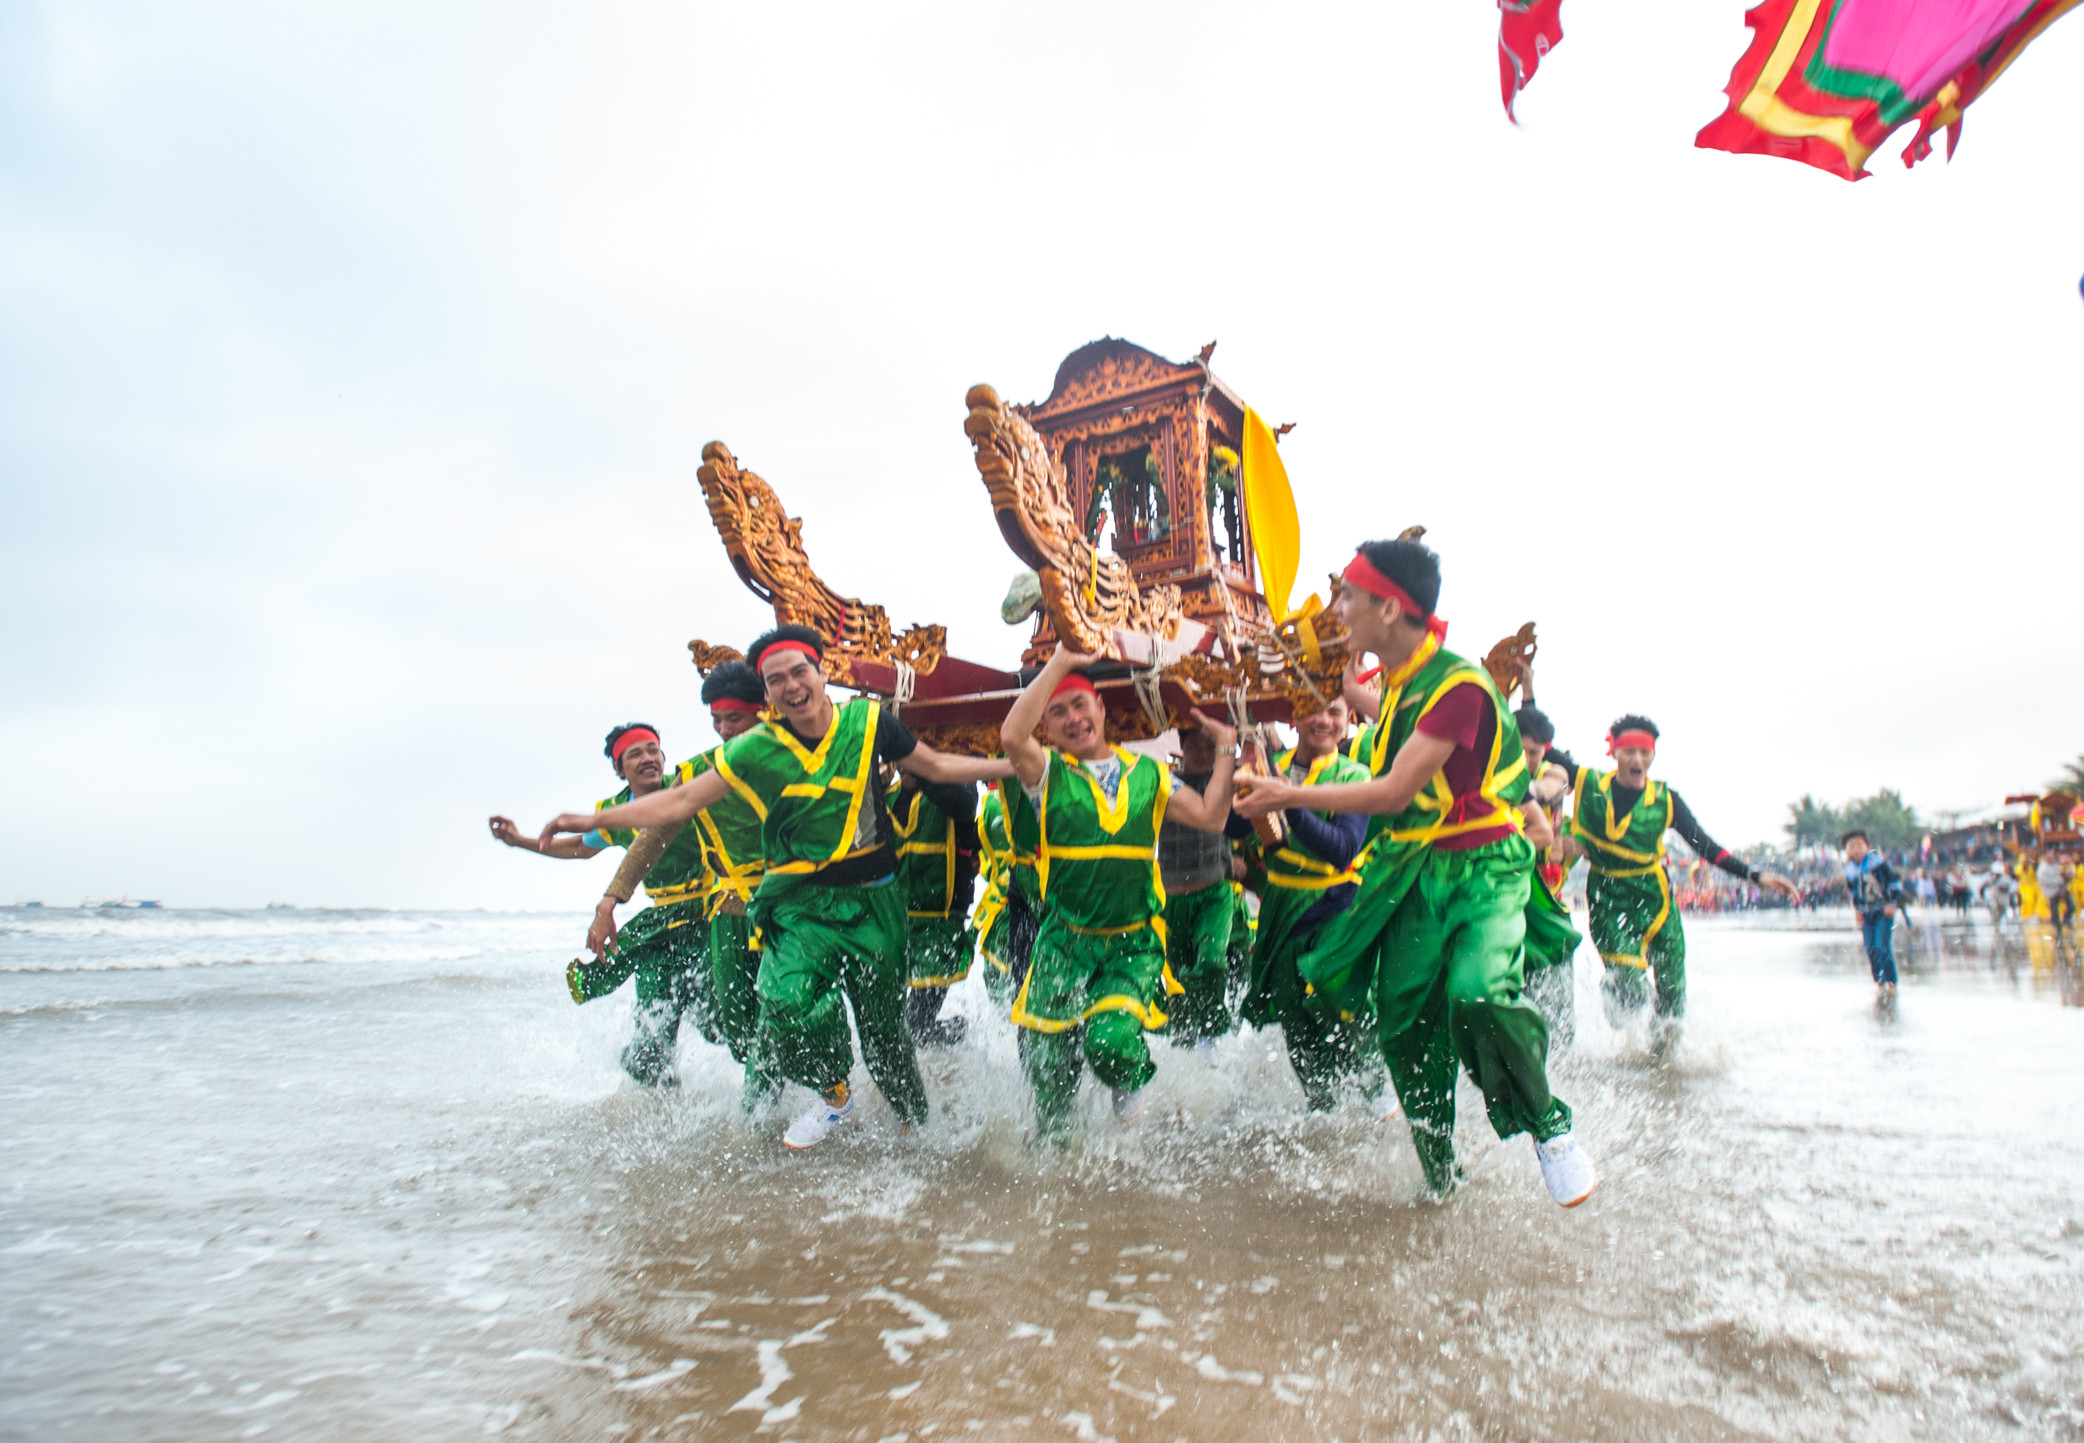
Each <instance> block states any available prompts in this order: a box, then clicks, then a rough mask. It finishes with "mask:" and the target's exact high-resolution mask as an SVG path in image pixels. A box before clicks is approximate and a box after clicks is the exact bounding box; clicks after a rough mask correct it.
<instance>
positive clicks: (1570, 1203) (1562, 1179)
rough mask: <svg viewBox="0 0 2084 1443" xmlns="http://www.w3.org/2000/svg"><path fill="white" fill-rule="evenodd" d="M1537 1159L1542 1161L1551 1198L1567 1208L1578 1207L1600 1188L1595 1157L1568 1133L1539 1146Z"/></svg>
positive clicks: (1535, 1152)
mask: <svg viewBox="0 0 2084 1443" xmlns="http://www.w3.org/2000/svg"><path fill="white" fill-rule="evenodd" d="M1534 1155H1535V1156H1536V1157H1538V1158H1540V1159H1541V1180H1542V1181H1543V1182H1545V1183H1547V1184H1548V1185H1549V1196H1550V1197H1552V1198H1554V1199H1555V1200H1556V1201H1557V1202H1559V1203H1561V1204H1563V1206H1565V1207H1567V1208H1574V1207H1576V1206H1577V1205H1578V1204H1579V1203H1581V1202H1583V1201H1584V1200H1585V1199H1586V1198H1588V1197H1590V1196H1592V1189H1594V1188H1596V1187H1598V1186H1599V1172H1598V1170H1597V1169H1595V1168H1594V1167H1593V1166H1592V1159H1591V1156H1590V1155H1589V1154H1587V1153H1586V1151H1585V1150H1584V1149H1583V1148H1581V1147H1579V1146H1578V1145H1577V1139H1576V1138H1574V1137H1572V1136H1571V1135H1570V1134H1569V1133H1567V1132H1566V1133H1563V1134H1562V1135H1561V1136H1558V1137H1552V1138H1550V1139H1549V1140H1548V1141H1547V1142H1537V1143H1535V1144H1534Z"/></svg>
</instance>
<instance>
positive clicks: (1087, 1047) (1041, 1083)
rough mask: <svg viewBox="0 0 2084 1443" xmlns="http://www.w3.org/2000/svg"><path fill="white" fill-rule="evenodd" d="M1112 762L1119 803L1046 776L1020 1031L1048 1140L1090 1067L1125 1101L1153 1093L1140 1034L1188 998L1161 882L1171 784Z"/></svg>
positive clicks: (1073, 772) (1052, 763) (1143, 761)
mask: <svg viewBox="0 0 2084 1443" xmlns="http://www.w3.org/2000/svg"><path fill="white" fill-rule="evenodd" d="M1115 756H1116V758H1117V759H1118V760H1119V762H1120V765H1121V775H1120V781H1119V783H1118V784H1117V786H1116V788H1115V794H1114V796H1113V797H1109V796H1108V795H1107V793H1106V791H1105V790H1104V789H1103V788H1102V787H1101V785H1100V782H1099V779H1098V778H1096V777H1095V776H1094V775H1093V773H1092V772H1091V771H1089V770H1088V769H1087V768H1086V766H1085V765H1084V764H1083V763H1082V762H1080V761H1078V760H1076V759H1074V758H1071V757H1067V756H1065V755H1064V754H1063V753H1061V752H1058V751H1054V750H1052V751H1051V752H1050V753H1049V758H1048V763H1047V769H1046V770H1045V771H1044V773H1043V780H1042V804H1041V808H1040V812H1039V815H1038V817H1037V825H1036V849H1035V850H1036V867H1037V878H1038V881H1039V882H1040V884H1041V893H1042V926H1041V931H1040V932H1039V934H1038V935H1037V936H1036V938H1035V948H1034V958H1033V961H1032V963H1031V964H1030V965H1029V968H1028V975H1027V979H1026V980H1025V981H1024V982H1023V983H1022V984H1021V988H1020V993H1019V995H1018V996H1016V997H1015V998H1014V999H1013V1021H1014V1023H1015V1025H1017V1026H1019V1027H1023V1028H1026V1029H1028V1031H1030V1032H1031V1033H1033V1034H1034V1035H1033V1036H1031V1037H1030V1038H1029V1039H1028V1046H1027V1049H1026V1052H1025V1060H1026V1067H1027V1072H1028V1080H1029V1082H1030V1084H1031V1086H1032V1087H1033V1090H1034V1094H1035V1112H1036V1118H1037V1122H1038V1125H1039V1128H1040V1130H1041V1131H1042V1132H1043V1133H1044V1134H1045V1135H1051V1134H1056V1133H1059V1132H1061V1131H1062V1130H1063V1128H1064V1127H1065V1126H1066V1125H1067V1124H1068V1123H1069V1121H1070V1119H1071V1116H1072V1113H1073V1110H1074V1107H1075V1104H1076V1100H1077V1095H1078V1078H1079V1074H1080V1072H1081V1070H1082V1064H1084V1065H1090V1066H1091V1068H1092V1070H1093V1074H1094V1075H1095V1076H1096V1077H1098V1078H1099V1079H1100V1080H1101V1081H1102V1082H1103V1083H1105V1084H1107V1085H1108V1086H1109V1087H1112V1088H1115V1089H1117V1090H1119V1091H1123V1092H1132V1091H1134V1090H1136V1089H1137V1088H1140V1087H1142V1086H1143V1085H1144V1084H1145V1083H1147V1082H1149V1081H1150V1079H1151V1076H1152V1074H1153V1073H1154V1072H1155V1071H1156V1070H1157V1069H1156V1067H1155V1066H1154V1064H1153V1063H1152V1062H1151V1059H1150V1049H1149V1047H1148V1045H1147V1044H1146V1043H1145V1042H1144V1038H1143V1033H1144V1030H1145V1029H1151V1030H1156V1029H1157V1028H1160V1027H1163V1026H1164V1025H1165V1013H1164V1011H1163V1010H1162V1009H1161V1007H1160V1001H1161V997H1162V994H1164V993H1167V992H1170V993H1177V992H1179V990H1180V987H1179V984H1178V983H1177V982H1176V981H1174V980H1173V978H1172V976H1171V974H1170V972H1169V971H1168V969H1167V968H1166V966H1165V886H1164V883H1163V882H1162V881H1161V880H1160V877H1159V874H1158V829H1159V827H1160V825H1161V824H1162V823H1163V822H1164V818H1165V805H1166V802H1167V801H1168V800H1169V799H1170V797H1171V795H1172V781H1171V775H1170V773H1168V772H1167V771H1166V769H1165V768H1164V767H1163V766H1160V765H1159V764H1158V762H1157V761H1155V760H1154V759H1152V758H1150V757H1147V756H1136V755H1132V754H1131V753H1129V752H1127V751H1123V750H1122V749H1120V748H1116V749H1115ZM1016 835H1017V833H1016ZM1080 1034H1082V1039H1081V1035H1080ZM1081 1053H1082V1057H1081Z"/></svg>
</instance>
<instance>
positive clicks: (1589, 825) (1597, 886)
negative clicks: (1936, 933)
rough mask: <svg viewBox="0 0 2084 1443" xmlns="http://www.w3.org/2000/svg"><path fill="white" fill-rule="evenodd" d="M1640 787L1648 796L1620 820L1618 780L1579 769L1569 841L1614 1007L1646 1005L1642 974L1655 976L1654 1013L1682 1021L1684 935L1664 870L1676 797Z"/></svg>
mask: <svg viewBox="0 0 2084 1443" xmlns="http://www.w3.org/2000/svg"><path fill="white" fill-rule="evenodd" d="M1643 782H1644V785H1643V794H1642V795H1641V796H1640V797H1638V798H1637V799H1636V803H1635V805H1634V806H1633V807H1631V808H1629V810H1628V815H1627V816H1625V817H1621V818H1618V819H1617V818H1616V817H1615V816H1614V793H1613V786H1614V774H1613V773H1612V772H1602V771H1598V770H1596V769H1595V768H1592V767H1588V766H1581V767H1579V768H1578V769H1577V776H1576V778H1575V781H1574V785H1575V789H1576V796H1575V797H1574V798H1573V800H1572V805H1571V813H1570V834H1571V835H1572V836H1573V837H1575V838H1577V839H1578V841H1579V842H1581V843H1583V845H1584V848H1585V863H1586V866H1587V868H1588V869H1589V874H1588V875H1587V877H1586V878H1585V901H1586V903H1587V905H1588V906H1589V907H1590V909H1591V926H1592V945H1593V946H1595V947H1597V948H1598V949H1599V955H1600V957H1601V959H1602V960H1604V961H1605V963H1606V965H1607V980H1606V991H1607V994H1608V997H1609V1000H1610V1001H1615V1002H1619V1003H1620V1004H1622V1005H1623V1006H1626V1007H1639V1006H1641V1005H1642V1003H1643V1000H1644V998H1643V974H1644V973H1645V971H1650V972H1653V973H1654V974H1655V976H1656V978H1657V1011H1658V1012H1659V1013H1661V1014H1664V1015H1667V1016H1672V1017H1677V1016H1680V1015H1681V1014H1683V1013H1684V1012H1685V1010H1686V932H1685V929H1684V928H1683V927H1682V926H1681V925H1680V922H1679V912H1678V909H1677V908H1676V907H1675V906H1673V905H1672V884H1671V878H1670V877H1669V876H1668V875H1667V874H1666V872H1665V870H1664V834H1665V833H1666V832H1667V831H1669V830H1670V828H1671V821H1672V815H1673V812H1674V810H1675V808H1674V806H1673V803H1674V801H1675V800H1676V795H1675V794H1674V793H1673V791H1672V789H1671V788H1670V787H1667V786H1661V785H1659V784H1658V783H1657V782H1656V781H1655V780H1653V779H1651V778H1648V777H1645V778H1644V779H1643Z"/></svg>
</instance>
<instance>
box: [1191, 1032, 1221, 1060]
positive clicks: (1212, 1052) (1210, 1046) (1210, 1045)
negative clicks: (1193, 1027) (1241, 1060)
mask: <svg viewBox="0 0 2084 1443" xmlns="http://www.w3.org/2000/svg"><path fill="white" fill-rule="evenodd" d="M1194 1050H1195V1051H1196V1052H1198V1053H1200V1054H1201V1060H1202V1061H1203V1062H1206V1063H1207V1064H1208V1065H1209V1066H1210V1067H1214V1066H1215V1065H1216V1043H1215V1039H1214V1038H1211V1037H1204V1038H1202V1039H1201V1040H1200V1041H1199V1042H1197V1043H1195V1044H1194Z"/></svg>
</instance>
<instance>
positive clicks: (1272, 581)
mask: <svg viewBox="0 0 2084 1443" xmlns="http://www.w3.org/2000/svg"><path fill="white" fill-rule="evenodd" d="M1240 484H1241V486H1242V488H1243V491H1244V499H1245V524H1246V526H1247V527H1248V528H1249V529H1250V531H1251V535H1252V554H1253V555H1254V556H1256V557H1258V559H1259V589H1260V590H1261V591H1263V592H1264V593H1265V594H1266V604H1267V607H1268V608H1269V609H1270V610H1271V611H1272V612H1273V614H1274V625H1276V626H1279V625H1280V624H1281V623H1282V622H1284V621H1286V620H1287V619H1288V598H1289V596H1290V595H1291V594H1292V593H1293V592H1294V591H1295V571H1296V567H1297V566H1298V565H1299V564H1300V562H1301V559H1302V523H1301V522H1300V521H1298V520H1297V519H1296V515H1295V492H1294V491H1292V490H1290V489H1289V486H1288V470H1287V468H1286V467H1284V466H1283V465H1282V464H1281V457H1280V454H1279V452H1277V451H1276V450H1275V449H1274V433H1273V428H1272V427H1270V426H1268V425H1267V424H1266V422H1265V421H1264V420H1263V419H1262V418H1261V417H1260V415H1259V413H1258V412H1257V411H1254V410H1253V409H1251V408H1250V407H1249V406H1248V407H1246V408H1245V466H1244V476H1243V478H1242V480H1241V483H1240Z"/></svg>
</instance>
